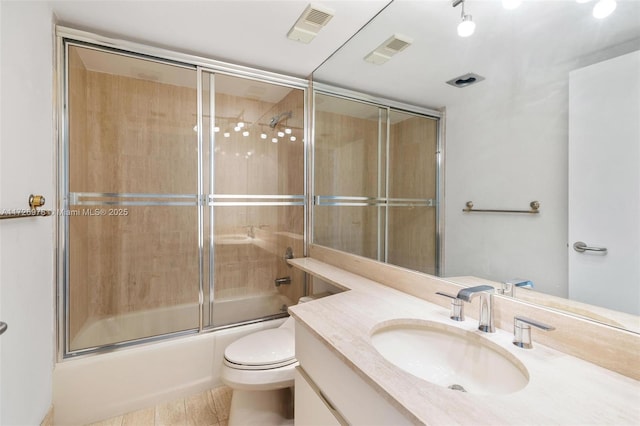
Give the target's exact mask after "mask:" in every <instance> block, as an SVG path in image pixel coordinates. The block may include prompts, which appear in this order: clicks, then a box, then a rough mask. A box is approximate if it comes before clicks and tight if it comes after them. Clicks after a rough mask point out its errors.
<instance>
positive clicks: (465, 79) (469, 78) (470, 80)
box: [447, 72, 484, 88]
mask: <svg viewBox="0 0 640 426" xmlns="http://www.w3.org/2000/svg"><path fill="white" fill-rule="evenodd" d="M482 80H484V77H482V76H481V75H478V74H475V73H472V72H470V73H467V74H465V75H461V76H460V77H456V78H452V79H451V80H449V81H447V84H450V85H452V86H454V87H460V88H462V87H467V86H471V85H472V84H476V83H480V82H481V81H482Z"/></svg>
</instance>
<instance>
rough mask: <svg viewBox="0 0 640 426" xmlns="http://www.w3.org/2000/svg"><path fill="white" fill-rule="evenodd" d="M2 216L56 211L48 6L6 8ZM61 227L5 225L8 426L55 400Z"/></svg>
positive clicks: (3, 392)
mask: <svg viewBox="0 0 640 426" xmlns="http://www.w3.org/2000/svg"><path fill="white" fill-rule="evenodd" d="M0 11H1V12H0V20H1V21H0V34H1V36H0V43H1V51H0V57H1V66H0V69H1V71H0V72H1V74H0V209H11V208H25V207H27V199H28V196H29V194H31V193H34V194H42V195H44V196H45V198H46V205H47V206H48V207H53V206H55V204H56V203H55V177H54V168H53V164H54V160H53V154H54V139H53V115H52V102H53V101H52V87H53V86H52V81H53V75H52V69H53V58H52V57H53V26H52V13H51V10H50V7H49V5H48V4H47V3H46V2H24V1H22V2H19V1H1V2H0ZM53 224H54V219H53V218H51V217H49V218H42V217H41V218H29V219H11V220H4V221H2V222H0V316H1V318H2V321H5V322H6V323H7V324H8V325H9V328H8V330H7V332H6V333H5V334H4V335H2V337H0V339H1V341H2V346H1V347H0V424H2V425H36V424H40V422H41V421H42V419H43V417H44V416H45V415H46V413H47V410H48V409H49V407H50V405H51V400H52V370H53V362H54V337H53V336H54V315H53V312H54V310H53V306H54V269H53V262H54V249H53V247H54V227H53Z"/></svg>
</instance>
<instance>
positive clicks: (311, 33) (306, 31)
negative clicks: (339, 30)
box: [287, 4, 335, 43]
mask: <svg viewBox="0 0 640 426" xmlns="http://www.w3.org/2000/svg"><path fill="white" fill-rule="evenodd" d="M334 14H335V12H334V11H333V10H332V9H329V8H327V7H322V6H318V5H315V4H310V5H308V6H307V8H306V9H305V10H304V12H302V15H300V17H299V18H298V20H297V21H296V23H295V24H293V27H291V29H290V30H289V32H288V33H287V37H288V38H290V39H291V40H296V41H299V42H301V43H310V42H311V40H313V39H314V38H315V36H316V35H318V32H319V31H320V30H321V29H322V27H324V26H325V25H327V23H329V21H330V20H331V18H333V15H334Z"/></svg>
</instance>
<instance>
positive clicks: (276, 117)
mask: <svg viewBox="0 0 640 426" xmlns="http://www.w3.org/2000/svg"><path fill="white" fill-rule="evenodd" d="M292 116H293V113H292V112H291V111H287V112H283V113H282V114H278V115H274V116H273V117H272V118H271V121H270V122H269V127H271V128H272V129H275V128H276V126H277V125H278V123H280V122H281V121H282V120H284V119H285V118H291V117H292Z"/></svg>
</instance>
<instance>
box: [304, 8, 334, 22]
mask: <svg viewBox="0 0 640 426" xmlns="http://www.w3.org/2000/svg"><path fill="white" fill-rule="evenodd" d="M332 17H333V16H332V15H330V14H329V13H327V12H323V11H321V10H318V9H314V8H313V7H311V8H310V9H309V12H308V13H307V14H306V16H305V18H304V20H305V21H306V22H308V23H310V24H315V25H318V26H321V27H323V26H325V25H326V24H327V22H329V20H330V19H331V18H332Z"/></svg>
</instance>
